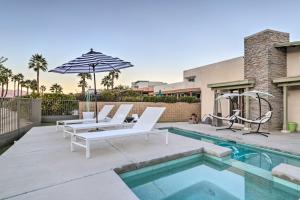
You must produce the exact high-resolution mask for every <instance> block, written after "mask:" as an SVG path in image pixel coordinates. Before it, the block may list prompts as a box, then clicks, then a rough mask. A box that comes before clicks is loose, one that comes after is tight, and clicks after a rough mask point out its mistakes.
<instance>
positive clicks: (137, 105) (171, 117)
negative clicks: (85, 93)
mask: <svg viewBox="0 0 300 200" xmlns="http://www.w3.org/2000/svg"><path fill="white" fill-rule="evenodd" d="M126 103H128V104H133V108H132V110H131V112H130V113H129V116H131V114H138V115H139V116H140V115H141V114H142V113H143V112H144V110H145V109H146V107H166V111H165V112H164V114H163V115H162V117H161V118H160V120H159V121H160V122H183V121H188V120H189V118H190V117H191V114H192V113H195V114H197V115H198V116H200V115H201V104H200V103H182V102H178V103H153V102H98V109H101V108H102V107H103V106H104V105H115V107H114V108H113V110H112V112H111V113H110V114H109V116H110V117H112V116H113V114H114V113H115V112H116V110H117V109H118V107H119V105H120V104H126ZM85 104H86V103H85V102H80V103H79V115H80V117H82V112H83V111H85V109H86V105H85ZM93 110H94V104H93V103H90V111H93Z"/></svg>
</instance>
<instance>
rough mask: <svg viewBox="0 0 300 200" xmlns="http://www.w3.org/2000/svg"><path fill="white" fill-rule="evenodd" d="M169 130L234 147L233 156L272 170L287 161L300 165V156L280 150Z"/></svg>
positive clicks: (174, 129) (184, 131)
mask: <svg viewBox="0 0 300 200" xmlns="http://www.w3.org/2000/svg"><path fill="white" fill-rule="evenodd" d="M168 130H169V132H171V133H175V134H178V135H182V136H186V137H189V138H194V139H197V140H202V141H206V142H211V143H214V144H216V145H219V146H223V147H228V148H230V149H232V154H231V158H232V159H235V160H238V161H241V162H244V163H247V164H249V165H252V166H255V167H259V168H262V169H264V170H267V171H271V170H272V169H273V168H274V167H275V166H277V165H279V164H280V163H287V164H291V165H294V166H299V167H300V156H295V155H292V154H287V153H283V152H279V151H273V150H270V149H266V148H259V147H254V146H251V145H246V144H238V143H235V142H232V141H227V140H222V139H220V138H217V137H213V136H207V135H204V134H201V133H197V132H193V131H186V130H182V129H177V128H169V129H168Z"/></svg>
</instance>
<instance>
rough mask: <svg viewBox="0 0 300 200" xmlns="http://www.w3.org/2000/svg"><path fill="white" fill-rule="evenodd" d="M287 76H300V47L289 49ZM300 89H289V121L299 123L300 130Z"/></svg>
mask: <svg viewBox="0 0 300 200" xmlns="http://www.w3.org/2000/svg"><path fill="white" fill-rule="evenodd" d="M287 76H300V47H294V48H288V52H287ZM299 99H300V87H289V92H288V121H293V122H297V123H298V130H300V128H299V126H300V114H299V113H300V101H299Z"/></svg>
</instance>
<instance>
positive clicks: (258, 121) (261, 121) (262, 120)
mask: <svg viewBox="0 0 300 200" xmlns="http://www.w3.org/2000/svg"><path fill="white" fill-rule="evenodd" d="M272 114H273V112H272V111H271V110H270V111H268V112H266V114H264V115H262V116H261V117H259V118H257V119H256V120H250V119H245V118H243V117H239V116H237V118H238V119H240V120H242V121H244V122H247V123H250V124H256V125H257V129H256V130H255V131H250V132H248V133H243V135H247V134H259V135H263V136H265V137H268V134H270V133H268V132H261V131H259V129H260V126H261V125H262V124H265V123H267V122H268V121H270V119H271V118H272Z"/></svg>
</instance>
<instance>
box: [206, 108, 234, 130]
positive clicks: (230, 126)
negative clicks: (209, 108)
mask: <svg viewBox="0 0 300 200" xmlns="http://www.w3.org/2000/svg"><path fill="white" fill-rule="evenodd" d="M239 115H240V110H234V113H233V115H231V116H228V117H219V116H216V115H212V114H209V116H211V117H213V118H216V119H220V120H223V121H227V122H229V123H230V125H229V127H226V128H219V129H216V130H217V131H219V130H226V129H229V130H231V131H233V132H235V130H240V129H235V128H232V126H233V124H234V122H235V120H236V119H237V117H238V116H239Z"/></svg>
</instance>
